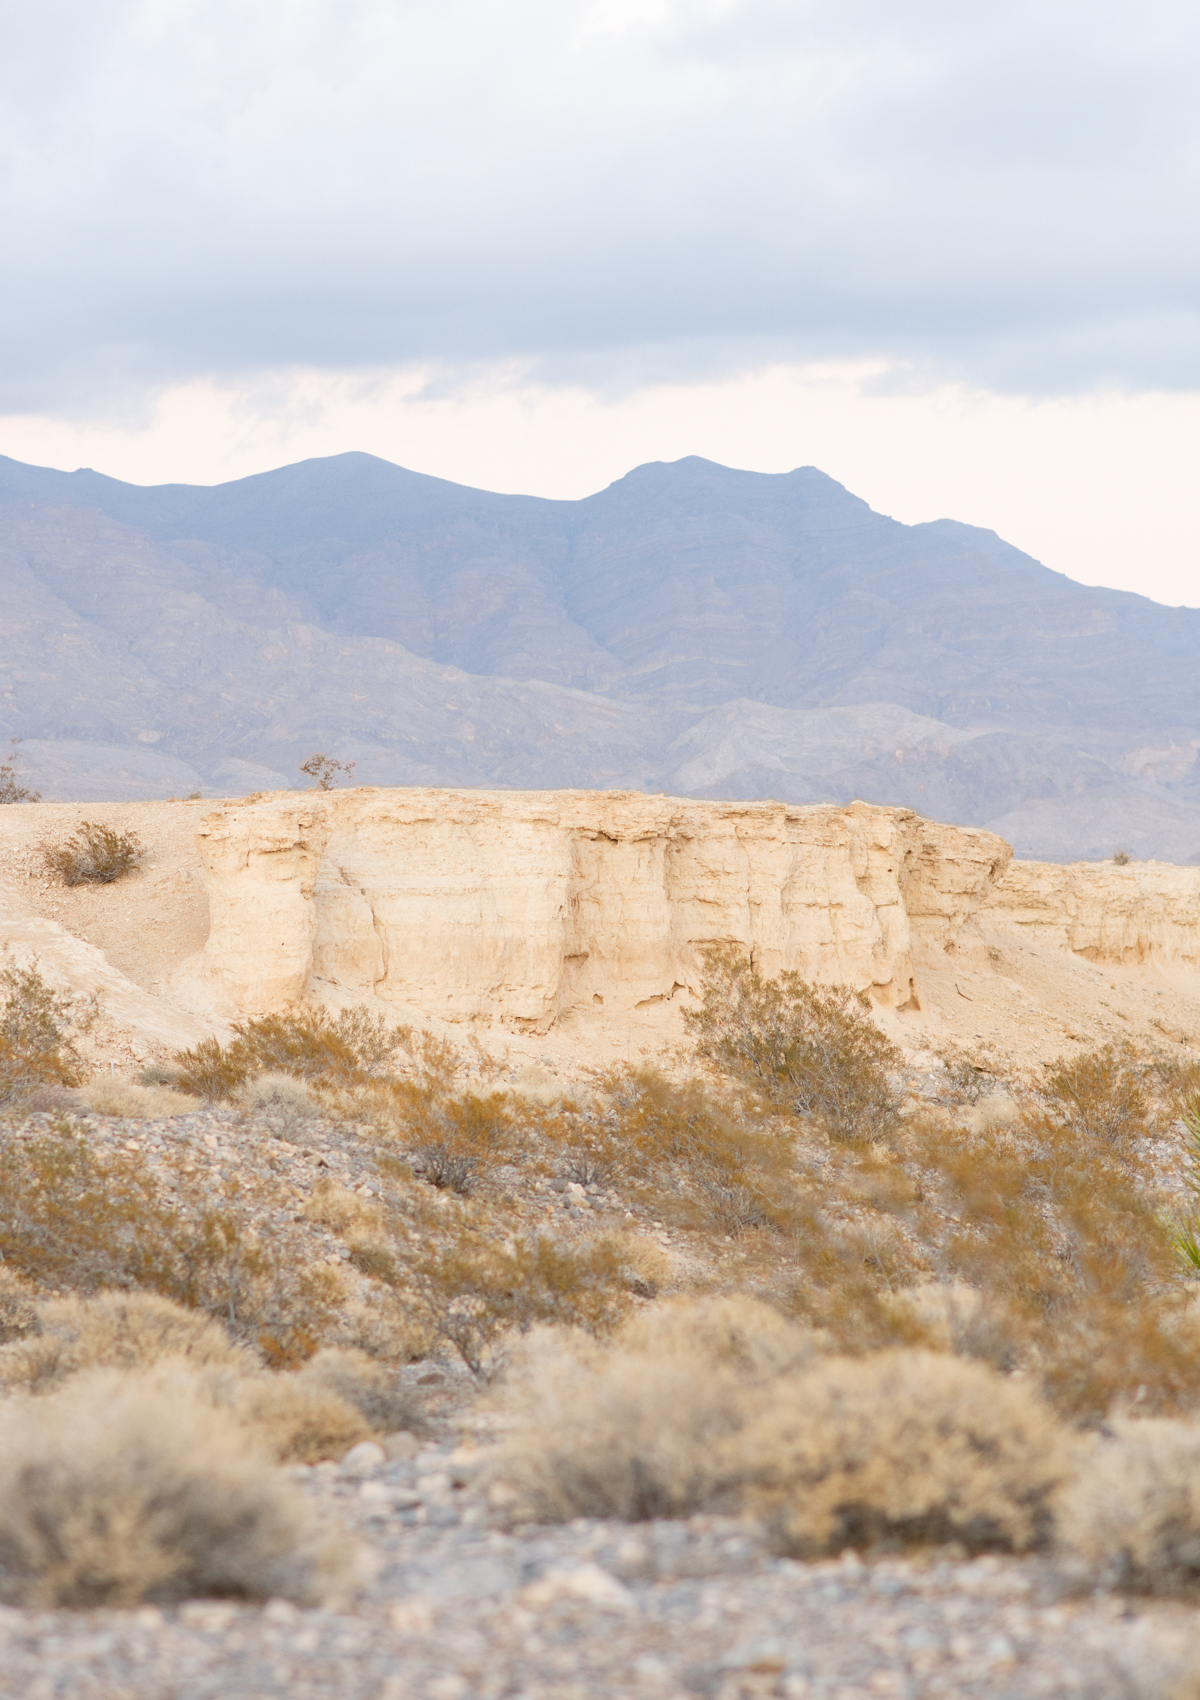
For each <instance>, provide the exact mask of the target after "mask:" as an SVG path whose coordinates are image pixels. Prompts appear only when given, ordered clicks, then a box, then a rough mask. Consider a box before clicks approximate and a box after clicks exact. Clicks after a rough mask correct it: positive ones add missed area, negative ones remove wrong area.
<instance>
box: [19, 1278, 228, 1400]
mask: <svg viewBox="0 0 1200 1700" xmlns="http://www.w3.org/2000/svg"><path fill="white" fill-rule="evenodd" d="M33 1309H34V1317H33V1322H32V1326H31V1327H29V1328H27V1329H26V1330H24V1331H23V1333H24V1334H25V1336H26V1337H25V1338H21V1339H18V1340H15V1341H14V1342H12V1343H11V1344H9V1345H5V1346H0V1386H2V1387H3V1388H4V1389H5V1390H6V1391H9V1392H12V1391H14V1390H17V1389H21V1388H24V1389H25V1390H27V1391H30V1392H35V1393H45V1392H48V1391H50V1390H51V1389H53V1388H55V1387H59V1386H61V1385H62V1384H63V1383H64V1382H65V1381H68V1380H70V1379H71V1378H72V1377H73V1376H76V1375H79V1374H81V1373H82V1372H84V1371H86V1370H91V1369H147V1368H149V1367H150V1366H151V1365H153V1364H156V1363H159V1362H161V1361H162V1360H163V1359H164V1358H168V1359H170V1360H171V1361H172V1362H174V1363H178V1362H184V1363H187V1364H190V1365H192V1366H193V1367H197V1368H205V1369H210V1368H215V1369H221V1370H226V1371H230V1372H233V1373H237V1374H242V1375H245V1374H250V1373H252V1372H254V1371H255V1370H257V1369H258V1367H259V1366H258V1361H257V1359H256V1358H255V1357H254V1355H253V1354H252V1353H251V1352H249V1351H247V1349H246V1348H245V1347H244V1346H237V1345H235V1344H234V1343H233V1341H232V1340H230V1338H229V1335H228V1334H227V1333H226V1332H225V1330H224V1329H223V1328H222V1327H221V1326H220V1325H219V1324H218V1323H216V1322H214V1321H212V1319H211V1318H210V1317H207V1316H205V1315H204V1314H203V1312H201V1311H195V1310H187V1309H185V1308H184V1307H183V1306H182V1305H178V1304H174V1303H172V1302H171V1300H169V1299H164V1298H162V1297H160V1296H159V1295H158V1294H157V1293H119V1292H104V1293H97V1294H95V1295H94V1296H93V1297H91V1298H87V1299H85V1298H81V1297H79V1296H78V1295H77V1294H71V1295H69V1296H68V1297H66V1298H56V1299H43V1300H42V1301H40V1302H39V1303H36V1304H35V1305H34V1306H33Z"/></svg>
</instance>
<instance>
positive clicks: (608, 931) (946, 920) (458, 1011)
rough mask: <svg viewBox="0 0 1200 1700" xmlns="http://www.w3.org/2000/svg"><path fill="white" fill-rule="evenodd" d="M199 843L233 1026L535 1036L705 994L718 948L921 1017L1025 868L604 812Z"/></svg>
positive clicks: (603, 805)
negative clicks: (379, 1017)
mask: <svg viewBox="0 0 1200 1700" xmlns="http://www.w3.org/2000/svg"><path fill="white" fill-rule="evenodd" d="M198 843H199V847H200V853H201V857H202V860H203V863H204V867H205V873H206V878H207V883H208V892H209V905H210V913H211V931H210V936H209V940H208V944H207V946H206V947H205V950H204V952H203V956H202V958H201V960H200V962H199V963H198V964H197V965H196V970H195V972H196V973H198V976H199V979H200V982H201V985H202V987H203V989H204V991H205V992H206V994H207V995H208V997H210V998H211V999H212V1000H213V1003H214V1004H215V1005H216V1006H217V1007H218V1008H220V1009H222V1010H223V1011H224V1012H226V1013H229V1014H243V1015H245V1014H256V1013H265V1012H267V1011H270V1010H278V1009H280V1008H283V1007H286V1006H287V1005H288V1004H294V1003H296V1002H298V1001H300V1000H302V999H304V998H305V997H308V996H330V995H332V996H335V997H337V998H342V999H346V998H349V999H355V998H360V999H361V998H365V997H375V998H379V999H382V1000H383V1001H385V1002H388V1003H393V1004H404V1005H407V1006H412V1007H416V1008H418V1009H421V1010H424V1011H427V1012H428V1013H429V1014H431V1015H435V1016H441V1017H446V1018H449V1019H452V1020H464V1019H482V1020H495V1021H499V1022H502V1023H504V1024H505V1025H507V1026H510V1027H513V1028H516V1029H528V1030H533V1031H545V1030H546V1029H548V1028H549V1027H550V1026H552V1025H553V1024H554V1023H555V1022H556V1021H558V1020H560V1019H562V1018H563V1017H565V1016H576V1017H577V1016H579V1015H581V1014H586V1013H587V1012H589V1011H598V1010H601V1009H604V1010H605V1011H606V1012H607V1013H610V1014H611V1013H612V1012H613V1010H614V1008H616V1009H617V1010H627V1011H628V1010H632V1009H636V1008H645V1007H648V1006H652V1005H656V1004H662V1003H669V1002H670V1001H671V1000H672V999H674V998H675V997H677V996H678V995H679V994H680V993H682V992H684V991H695V989H696V987H697V984H698V979H699V972H700V969H701V967H702V963H703V953H704V951H705V950H706V949H707V948H709V947H711V946H714V945H735V946H737V947H739V948H740V949H742V950H744V951H745V952H747V953H748V954H749V955H750V956H751V958H752V959H753V961H754V962H755V964H756V966H757V967H758V968H759V969H760V970H761V971H762V972H763V973H765V974H767V975H775V974H778V973H779V972H781V971H782V970H784V969H796V970H798V971H799V972H801V973H802V974H804V975H805V976H806V977H809V978H812V979H817V980H821V981H826V982H831V981H838V982H844V983H847V984H850V985H853V986H855V987H856V988H858V989H861V990H867V991H869V992H870V994H871V996H872V997H873V998H874V999H875V1001H876V1002H877V1003H879V1004H882V1005H885V1006H890V1007H892V1008H903V1007H905V1006H915V1004H916V1002H917V998H918V994H917V991H916V986H915V975H916V968H915V964H916V961H917V959H918V957H919V956H920V954H921V953H922V952H923V951H939V952H940V951H943V950H944V949H945V948H946V947H947V946H949V945H952V944H953V943H954V940H955V939H956V937H957V935H958V932H959V930H960V929H961V928H962V926H963V924H964V922H965V921H966V920H967V919H968V918H969V917H970V916H971V915H973V914H975V913H976V912H977V911H978V910H979V908H980V906H981V905H982V904H983V902H984V901H985V899H986V898H987V896H988V894H989V892H990V891H992V889H993V888H994V886H995V885H996V882H997V880H998V879H999V878H1000V876H1001V875H1002V874H1003V873H1004V871H1005V869H1006V868H1007V866H1008V863H1009V859H1010V857H1011V851H1010V850H1009V847H1008V846H1007V845H1006V844H1005V843H1004V842H1003V840H1002V839H999V838H997V837H996V836H995V835H994V834H992V833H988V832H984V831H980V830H976V829H972V828H960V827H950V826H941V825H938V824H936V823H934V822H931V821H927V820H923V819H922V818H921V817H920V816H918V815H916V814H914V813H913V812H912V811H911V810H907V809H886V808H873V807H870V806H868V805H866V804H862V803H855V804H852V805H851V806H850V807H849V808H844V809H843V808H837V807H833V806H815V807H810V808H796V807H789V806H786V805H783V804H778V803H724V802H694V801H690V800H686V799H682V798H675V797H663V796H646V795H644V794H642V793H640V792H595V791H547V792H514V791H500V792H486V791H446V790H419V789H413V790H407V789H406V790H370V789H365V788H360V789H358V790H355V791H347V792H341V793H333V794H330V795H328V796H314V795H313V794H312V793H308V794H305V795H304V796H300V797H297V796H295V795H288V794H282V795H281V794H276V795H274V796H271V797H268V798H265V799H262V800H260V801H250V802H245V803H233V804H227V805H225V806H224V807H222V808H220V809H218V810H216V811H215V812H214V813H213V814H211V815H209V816H208V817H206V819H205V820H204V822H203V823H202V825H201V828H200V832H199V836H198Z"/></svg>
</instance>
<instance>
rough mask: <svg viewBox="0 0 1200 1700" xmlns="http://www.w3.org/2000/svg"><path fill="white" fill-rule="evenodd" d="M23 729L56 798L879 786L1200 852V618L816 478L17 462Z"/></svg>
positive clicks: (7, 515)
mask: <svg viewBox="0 0 1200 1700" xmlns="http://www.w3.org/2000/svg"><path fill="white" fill-rule="evenodd" d="M0 584H2V586H3V595H4V607H5V645H4V653H3V656H2V657H0V705H2V713H0V729H2V730H3V731H4V732H5V733H6V734H7V735H9V736H14V735H16V736H20V737H22V738H24V739H25V744H24V748H23V751H22V756H23V760H24V763H25V772H26V773H27V775H28V777H29V779H30V781H31V782H32V783H34V784H36V785H37V786H39V787H40V788H41V790H42V791H43V793H44V794H45V795H46V796H51V797H61V798H64V799H65V798H89V797H93V798H106V799H112V800H115V799H119V798H122V797H124V798H128V799H131V800H132V799H134V798H148V797H153V796H165V795H171V794H176V795H187V794H189V793H190V792H192V791H194V790H199V791H203V792H205V793H206V794H210V795H212V794H222V793H224V794H236V793H239V792H243V791H245V790H248V789H251V788H253V787H256V786H259V787H265V786H271V787H277V786H279V785H289V784H291V783H292V782H293V780H294V779H295V777H296V765H297V763H298V761H300V760H301V759H303V758H304V757H305V756H306V755H308V754H309V753H310V752H311V751H312V750H313V749H316V748H321V749H327V750H332V751H335V752H336V753H337V754H339V755H341V756H342V757H343V758H345V759H355V760H357V761H358V763H359V777H360V778H362V779H365V780H367V781H369V782H370V783H373V784H385V785H410V784H438V785H447V784H450V785H479V786H513V787H534V786H537V787H550V786H580V785H583V786H590V787H595V786H616V787H633V788H637V789H644V790H648V791H658V790H664V791H668V792H673V793H676V794H685V795H692V796H699V797H717V798H719V797H767V796H770V797H776V798H779V799H781V800H784V801H787V802H796V803H807V802H817V801H832V802H838V803H843V802H848V801H850V800H851V799H852V798H854V797H862V798H865V799H866V800H868V801H871V802H874V803H880V804H891V805H898V806H909V807H914V808H917V809H919V810H920V811H921V812H922V813H923V814H927V815H932V816H934V817H935V818H942V819H950V820H958V821H961V822H964V823H969V824H973V825H980V826H987V827H989V828H990V829H992V830H994V831H997V832H999V833H1000V834H1001V835H1002V836H1004V837H1006V838H1007V839H1008V840H1009V841H1010V842H1012V843H1014V844H1015V846H1016V848H1017V851H1018V854H1022V855H1031V856H1039V857H1043V858H1047V859H1054V860H1066V859H1069V858H1071V857H1073V856H1101V855H1106V854H1111V852H1112V851H1113V850H1114V849H1116V848H1117V847H1118V846H1119V845H1124V846H1125V847H1127V848H1129V849H1130V850H1131V851H1133V852H1134V853H1135V854H1137V855H1157V856H1160V857H1164V858H1167V859H1170V860H1174V861H1190V860H1193V859H1194V858H1196V857H1197V856H1200V793H1198V791H1197V778H1196V752H1197V749H1200V698H1198V695H1197V687H1196V684H1195V680H1196V677H1197V666H1196V662H1197V659H1198V656H1200V612H1197V611H1194V610H1189V609H1166V608H1163V607H1160V606H1158V605H1157V604H1154V603H1152V602H1150V601H1148V600H1146V599H1145V598H1142V597H1137V596H1132V595H1128V594H1125V593H1122V592H1117V591H1109V590H1098V589H1089V588H1086V587H1084V586H1082V585H1079V584H1075V583H1073V582H1072V581H1071V580H1069V579H1067V578H1065V577H1063V576H1062V575H1061V574H1057V573H1053V572H1050V571H1048V570H1047V569H1046V568H1044V567H1042V566H1040V565H1039V564H1038V562H1036V561H1034V560H1032V559H1031V558H1030V557H1029V556H1027V555H1024V554H1022V553H1021V552H1020V551H1019V550H1017V549H1014V548H1012V547H1011V546H1010V545H1008V544H1006V543H1004V542H1003V541H1002V540H1001V539H999V538H998V537H996V536H995V534H994V533H992V532H988V531H982V530H978V529H976V528H974V527H971V526H966V525H960V524H957V523H954V522H952V521H949V520H939V521H937V522H934V523H932V524H928V525H918V526H905V525H901V524H899V523H897V522H896V521H894V520H891V519H889V518H887V517H886V516H884V515H881V514H877V513H875V512H873V511H872V510H871V508H869V507H868V506H867V504H866V503H865V502H863V501H861V500H860V499H859V498H857V497H856V496H853V495H851V494H850V493H849V492H848V491H846V490H845V489H843V488H842V486H841V485H839V484H837V483H835V482H834V481H833V480H832V479H830V478H827V477H826V476H825V475H824V474H822V473H821V472H819V471H818V470H817V469H816V468H814V467H805V468H800V469H798V470H797V471H795V472H791V473H787V474H783V475H763V474H758V473H750V472H738V471H732V470H730V469H728V468H725V467H720V466H716V465H714V464H712V463H711V462H707V461H702V460H698V459H695V458H691V459H688V460H684V461H680V462H677V463H675V464H673V465H663V464H654V465H649V466H643V467H639V468H637V469H636V470H635V471H633V472H631V473H630V474H628V476H626V477H625V478H622V479H620V480H618V481H617V482H616V483H615V484H613V485H611V486H610V487H609V488H608V489H607V490H603V491H601V492H599V493H598V494H596V495H594V496H590V497H588V498H586V499H585V500H583V501H578V502H562V501H544V500H540V499H537V498H533V497H521V496H502V495H494V494H491V493H489V492H486V491H479V490H472V489H467V488H465V487H463V486H460V485H455V484H450V483H447V482H445V481H443V480H440V479H436V478H428V477H424V476H422V475H420V474H417V473H413V472H408V471H406V470H404V469H403V468H401V467H396V466H392V465H390V464H388V463H387V462H384V461H380V460H377V459H374V458H373V457H371V456H369V455H361V454H347V455H339V456H335V457H332V458H330V459H327V460H319V461H309V462H304V463H302V464H300V465H298V466H292V467H284V468H281V469H279V470H278V471H275V472H271V473H266V474H262V475H260V476H257V477H254V478H247V479H241V480H238V481H237V482H235V483H232V484H226V485H219V486H216V487H213V488H201V487H191V486H183V485H169V486H161V487H158V488H152V489H142V488H139V487H136V486H132V485H127V484H121V483H119V482H118V481H116V480H114V479H110V478H105V477H103V476H101V475H100V474H98V473H94V472H91V471H86V470H85V471H80V472H75V473H69V474H68V473H60V472H55V471H51V470H47V469H43V468H37V467H28V466H23V465H21V464H20V463H18V462H15V461H11V460H4V459H0Z"/></svg>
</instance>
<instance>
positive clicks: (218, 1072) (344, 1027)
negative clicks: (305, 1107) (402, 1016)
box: [175, 1007, 414, 1098]
mask: <svg viewBox="0 0 1200 1700" xmlns="http://www.w3.org/2000/svg"><path fill="white" fill-rule="evenodd" d="M233 1033H234V1037H233V1039H232V1040H231V1041H230V1043H229V1044H228V1045H222V1044H221V1043H220V1041H219V1040H217V1039H205V1040H202V1041H201V1043H200V1044H198V1045H196V1046H194V1047H193V1048H192V1049H191V1050H186V1051H179V1052H177V1053H176V1056H175V1063H176V1067H177V1071H178V1072H177V1075H176V1081H177V1084H178V1085H179V1086H180V1087H181V1088H182V1089H183V1090H184V1091H185V1092H194V1093H195V1094H196V1095H197V1096H198V1097H203V1098H233V1097H236V1096H237V1095H238V1094H239V1093H240V1092H241V1091H242V1089H243V1088H244V1087H245V1085H246V1083H247V1081H250V1080H253V1079H255V1078H257V1077H258V1076H259V1075H263V1074H275V1075H288V1076H291V1077H292V1078H294V1079H298V1080H304V1081H308V1082H311V1083H312V1084H314V1085H320V1086H323V1087H328V1088H339V1087H340V1088H346V1087H353V1086H361V1085H363V1084H364V1083H366V1082H367V1081H370V1080H372V1079H374V1078H376V1077H377V1076H378V1075H380V1074H381V1073H384V1072H385V1071H386V1070H387V1069H388V1067H389V1065H390V1064H391V1063H392V1062H393V1061H394V1059H395V1058H396V1056H397V1055H398V1054H399V1053H402V1052H403V1053H407V1052H408V1051H410V1050H411V1048H412V1046H413V1044H414V1037H413V1033H412V1029H411V1028H408V1027H393V1026H389V1025H388V1023H387V1022H385V1021H384V1020H382V1018H380V1017H378V1016H374V1015H372V1014H371V1013H370V1011H369V1010H367V1009H364V1008H361V1007H360V1008H357V1009H348V1010H343V1011H342V1012H341V1013H340V1014H339V1015H336V1016H332V1017H330V1016H328V1015H323V1014H320V1013H318V1012H315V1011H314V1012H311V1013H309V1012H305V1013H303V1014H298V1015H265V1016H262V1017H260V1018H259V1019H258V1020H256V1021H237V1022H235V1023H234V1026H233Z"/></svg>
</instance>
